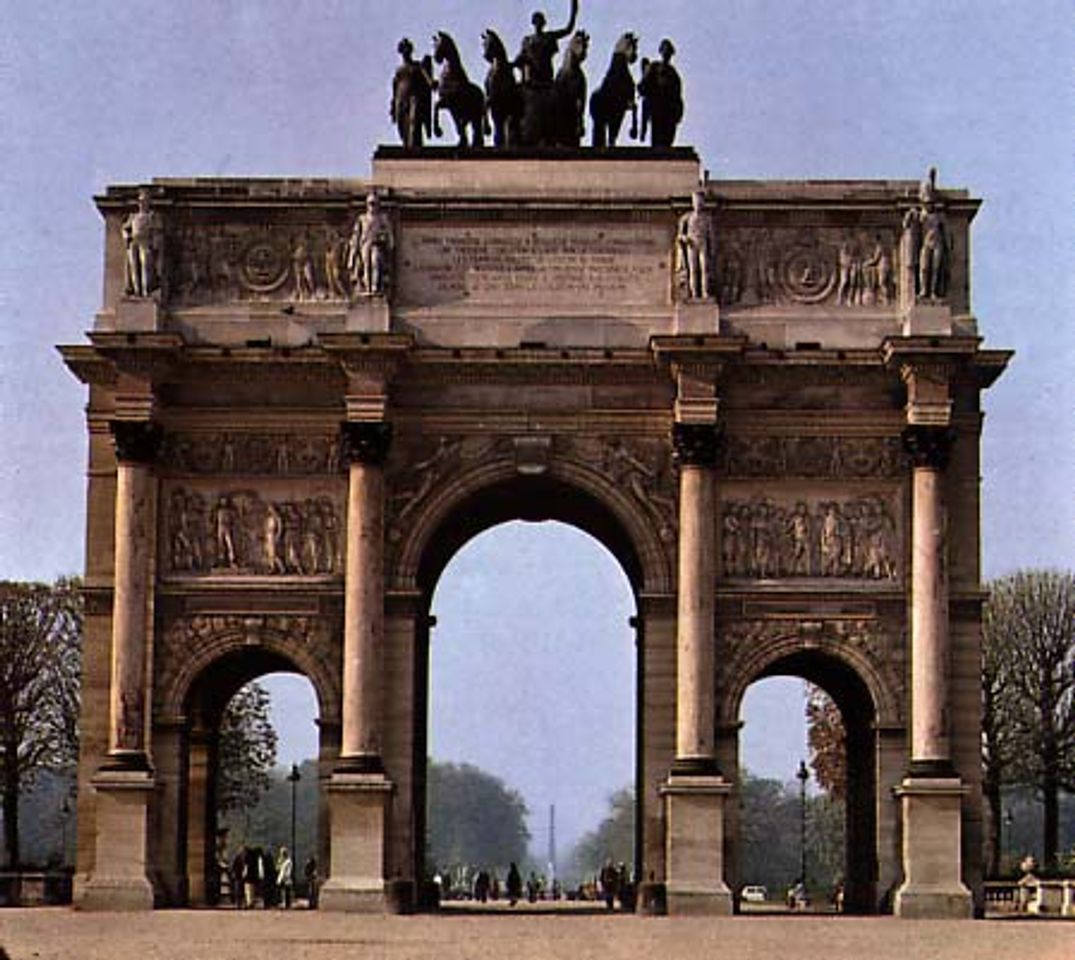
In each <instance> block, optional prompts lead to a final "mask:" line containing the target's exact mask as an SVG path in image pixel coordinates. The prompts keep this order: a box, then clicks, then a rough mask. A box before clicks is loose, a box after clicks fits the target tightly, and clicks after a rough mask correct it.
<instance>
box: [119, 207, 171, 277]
mask: <svg viewBox="0 0 1075 960" xmlns="http://www.w3.org/2000/svg"><path fill="white" fill-rule="evenodd" d="M122 230H123V243H124V245H125V246H126V249H127V257H126V271H125V281H126V283H125V289H126V293H127V295H128V296H130V297H148V296H150V295H151V294H152V293H153V291H154V290H156V289H157V287H158V286H160V257H161V240H162V236H163V230H162V228H161V222H160V216H159V215H158V214H157V213H156V212H155V211H153V210H152V209H150V206H149V191H148V190H146V189H145V188H143V189H141V190H139V191H138V209H137V210H136V211H135V212H134V213H132V214H130V215H129V216H128V217H127V218H126V219H125V220H124V221H123V228H122Z"/></svg>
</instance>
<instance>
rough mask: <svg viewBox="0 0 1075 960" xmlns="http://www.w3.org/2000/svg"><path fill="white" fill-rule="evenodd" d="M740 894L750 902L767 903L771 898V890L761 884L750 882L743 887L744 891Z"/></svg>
mask: <svg viewBox="0 0 1075 960" xmlns="http://www.w3.org/2000/svg"><path fill="white" fill-rule="evenodd" d="M740 896H741V897H742V898H743V899H744V900H746V901H747V902H748V903H765V901H766V900H768V899H769V891H768V890H766V889H765V887H763V886H761V885H760V884H750V885H749V886H746V887H743V892H742V894H740Z"/></svg>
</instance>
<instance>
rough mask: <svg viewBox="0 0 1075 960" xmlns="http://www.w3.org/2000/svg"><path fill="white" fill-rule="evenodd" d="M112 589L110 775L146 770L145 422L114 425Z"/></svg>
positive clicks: (148, 427)
mask: <svg viewBox="0 0 1075 960" xmlns="http://www.w3.org/2000/svg"><path fill="white" fill-rule="evenodd" d="M111 426H112V435H113V438H114V440H115V445H116V460H117V466H116V535H115V574H114V576H115V586H114V592H113V600H112V663H111V668H112V672H111V686H110V697H109V728H108V761H107V766H108V767H109V768H113V769H117V768H118V769H147V768H148V765H149V764H148V759H147V751H146V732H145V727H146V657H147V655H148V651H147V640H148V637H147V617H148V606H147V603H148V596H149V589H150V583H149V578H150V549H151V545H152V531H151V529H150V523H151V519H152V514H153V486H152V485H153V477H152V468H151V464H152V462H153V459H154V457H155V456H156V452H157V447H158V446H159V443H160V430H159V428H158V427H157V426H156V425H154V424H152V423H149V422H147V421H125V420H116V421H113V422H112V424H111Z"/></svg>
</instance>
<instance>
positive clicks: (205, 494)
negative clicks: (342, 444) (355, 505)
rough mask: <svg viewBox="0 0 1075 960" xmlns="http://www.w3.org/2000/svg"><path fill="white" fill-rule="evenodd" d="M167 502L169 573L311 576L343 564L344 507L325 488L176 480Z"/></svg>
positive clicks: (165, 562) (165, 545)
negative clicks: (260, 488) (200, 484)
mask: <svg viewBox="0 0 1075 960" xmlns="http://www.w3.org/2000/svg"><path fill="white" fill-rule="evenodd" d="M165 502H166V505H167V506H166V509H165V511H164V521H163V523H164V531H163V533H164V536H163V538H162V550H161V552H162V556H161V565H162V568H163V570H164V571H165V573H168V574H180V575H197V576H214V575H215V576H220V575H261V576H280V575H288V576H306V577H311V576H331V575H334V574H339V573H340V572H341V571H342V569H343V566H342V546H343V537H344V523H345V521H344V511H343V508H342V506H341V504H340V503H339V502H338V498H337V497H336V496H335V495H332V494H329V493H328V492H326V491H321V492H319V493H317V494H315V495H313V496H306V497H302V496H291V497H287V496H273V497H270V496H267V495H265V494H262V493H259V492H257V491H254V490H250V489H221V490H209V489H203V488H195V487H189V486H173V487H171V489H170V491H169V493H168V495H167V499H166V501H165Z"/></svg>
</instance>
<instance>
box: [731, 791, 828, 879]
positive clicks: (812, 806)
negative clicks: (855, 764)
mask: <svg viewBox="0 0 1075 960" xmlns="http://www.w3.org/2000/svg"><path fill="white" fill-rule="evenodd" d="M739 817H740V820H739V830H740V838H741V845H740V865H739V880H740V882H741V883H742V884H764V885H765V886H766V887H768V888H769V895H770V897H777V896H781V895H783V892H784V891H785V890H786V889H787V888H788V887H789V886H791V885H792V884H793V883H794V882H795V880H796V879H797V878H798V876H799V867H800V847H799V844H800V837H801V831H802V807H801V805H800V797H799V788H798V784H784V783H781V782H780V781H779V780H771V779H767V778H763V777H755V776H753V775H752V774H751V773H749V771H746V770H743V771H742V772H741V776H740V783H739ZM844 836H845V830H844V805H843V802H842V801H840V800H837V799H834V798H831V797H829V796H826V795H821V796H813V797H811V796H808V797H807V798H806V860H807V868H806V873H807V877H806V879H807V884H808V886H809V888H810V890H811V891H813V892H814V894H815V897H817V896H822V897H824V896H827V895H828V893H829V891H831V889H832V887H833V885H834V884H835V883H836V881H837V880H838V879H839V878H841V877H842V876H843V875H844V862H845V860H844Z"/></svg>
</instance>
